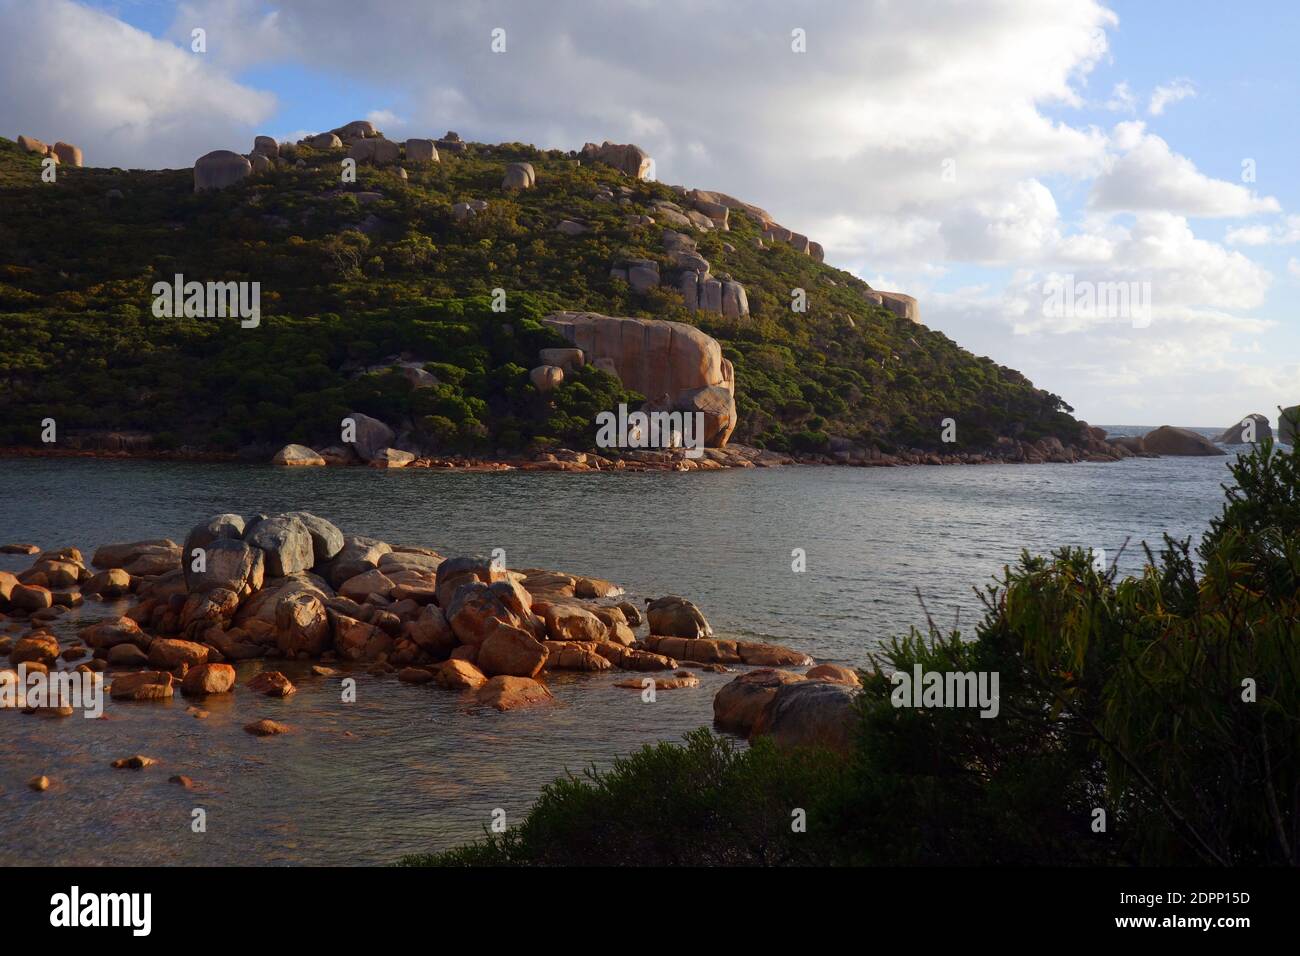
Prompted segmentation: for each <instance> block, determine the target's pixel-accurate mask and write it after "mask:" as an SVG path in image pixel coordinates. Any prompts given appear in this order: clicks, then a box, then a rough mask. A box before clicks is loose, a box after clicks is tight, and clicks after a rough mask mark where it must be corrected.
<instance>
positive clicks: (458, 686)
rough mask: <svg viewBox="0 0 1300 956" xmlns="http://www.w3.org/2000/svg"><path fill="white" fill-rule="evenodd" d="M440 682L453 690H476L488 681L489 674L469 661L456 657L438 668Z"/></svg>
mask: <svg viewBox="0 0 1300 956" xmlns="http://www.w3.org/2000/svg"><path fill="white" fill-rule="evenodd" d="M437 680H438V684H439V685H440V686H442V687H448V688H451V689H452V690H476V689H478V688H479V687H482V686H483V685H484V684H486V683H487V675H485V674H484V673H483V672H482V671H481V670H479V669H478V668H477V667H475V666H474V665H473V664H471V663H470V662H469V661H463V660H457V659H455V658H453V659H451V660H449V661H444V662H443V664H442V666H441V667H439V668H438V678H437Z"/></svg>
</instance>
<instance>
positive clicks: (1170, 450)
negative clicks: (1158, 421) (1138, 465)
mask: <svg viewBox="0 0 1300 956" xmlns="http://www.w3.org/2000/svg"><path fill="white" fill-rule="evenodd" d="M1142 447H1143V449H1144V450H1145V451H1146V452H1147V453H1148V454H1152V455H1173V456H1196V455H1226V454H1227V452H1225V451H1224V450H1223V449H1222V448H1220V447H1219V446H1218V445H1216V444H1214V442H1212V441H1210V440H1209V439H1208V438H1206V437H1205V436H1204V435H1199V434H1197V433H1196V432H1194V431H1190V430H1188V429H1186V428H1175V427H1174V426H1173V425H1161V426H1160V427H1159V428H1156V429H1153V430H1152V431H1149V432H1147V433H1146V434H1145V435H1143V436H1142Z"/></svg>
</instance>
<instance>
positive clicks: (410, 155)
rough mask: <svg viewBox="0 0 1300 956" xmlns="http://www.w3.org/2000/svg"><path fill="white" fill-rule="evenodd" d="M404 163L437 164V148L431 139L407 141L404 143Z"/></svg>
mask: <svg viewBox="0 0 1300 956" xmlns="http://www.w3.org/2000/svg"><path fill="white" fill-rule="evenodd" d="M406 161H407V162H408V163H436V162H438V147H437V146H435V145H434V143H433V140H431V139H408V140H407V141H406Z"/></svg>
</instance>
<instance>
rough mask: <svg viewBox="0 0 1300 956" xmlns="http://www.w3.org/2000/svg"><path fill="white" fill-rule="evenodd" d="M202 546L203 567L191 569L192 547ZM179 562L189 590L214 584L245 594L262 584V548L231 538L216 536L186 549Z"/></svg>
mask: <svg viewBox="0 0 1300 956" xmlns="http://www.w3.org/2000/svg"><path fill="white" fill-rule="evenodd" d="M199 547H201V548H203V570H202V571H195V570H194V565H195V561H194V558H193V557H192V555H193V551H194V548H199ZM185 553H186V555H187V557H186V559H185V561H184V562H183V564H182V565H181V570H182V572H183V573H184V575H185V587H186V590H188V591H189V592H191V593H206V592H208V591H211V590H214V589H216V588H225V589H226V590H228V591H234V592H235V593H236V594H238V595H239V596H240V597H247V596H248V595H249V594H251V593H253V592H254V591H256V590H257V589H258V588H260V587H261V586H262V581H263V578H264V575H265V559H264V558H263V555H262V551H261V550H260V549H259V548H255V547H253V546H252V545H250V544H247V543H246V542H244V541H239V540H236V539H234V538H218V539H217V540H215V541H211V542H208V543H207V544H206V545H194V547H193V548H187V549H186V552H185Z"/></svg>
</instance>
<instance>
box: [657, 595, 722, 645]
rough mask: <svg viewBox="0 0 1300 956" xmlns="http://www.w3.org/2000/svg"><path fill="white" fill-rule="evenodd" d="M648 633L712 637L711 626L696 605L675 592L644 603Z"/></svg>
mask: <svg viewBox="0 0 1300 956" xmlns="http://www.w3.org/2000/svg"><path fill="white" fill-rule="evenodd" d="M646 617H647V618H648V619H649V621H650V633H651V634H655V635H659V636H661V637H688V638H700V637H712V636H713V628H712V627H710V626H709V622H708V621H707V620H705V618H704V614H703V613H702V612H701V611H700V609H699V608H698V607H696V606H695V605H694V604H692V603H691V602H690V601H688V600H686V599H685V598H682V597H678V596H677V595H675V594H669V595H667V596H666V597H661V598H656V599H655V600H653V601H651V602H650V603H649V604H648V605H646Z"/></svg>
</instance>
